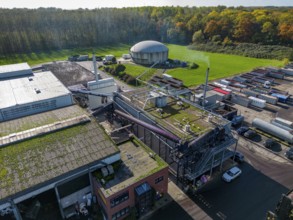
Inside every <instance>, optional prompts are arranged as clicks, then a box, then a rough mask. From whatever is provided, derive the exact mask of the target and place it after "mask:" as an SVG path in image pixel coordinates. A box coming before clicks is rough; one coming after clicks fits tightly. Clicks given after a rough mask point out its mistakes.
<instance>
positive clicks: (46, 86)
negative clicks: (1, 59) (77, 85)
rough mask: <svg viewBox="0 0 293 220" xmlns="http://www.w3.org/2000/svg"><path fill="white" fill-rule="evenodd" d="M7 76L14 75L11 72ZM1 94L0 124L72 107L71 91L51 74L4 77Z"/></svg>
mask: <svg viewBox="0 0 293 220" xmlns="http://www.w3.org/2000/svg"><path fill="white" fill-rule="evenodd" d="M21 66H24V65H21ZM23 68H24V67H23ZM2 69H7V68H3V66H2ZM19 69H20V68H19ZM0 70H1V68H0ZM25 70H26V69H24V70H23V71H25ZM2 74H4V72H3V70H2ZM7 74H8V75H7ZM7 74H6V75H7V76H10V75H9V74H12V75H13V76H15V74H13V72H8V73H7ZM0 75H1V74H0ZM0 94H1V95H0V100H1V101H0V121H6V120H10V119H14V118H18V117H23V116H27V115H31V114H36V113H39V112H44V111H49V110H52V109H56V108H61V107H64V106H69V105H72V104H73V98H72V94H71V92H70V91H69V90H68V89H67V88H66V87H65V86H64V85H63V84H62V83H61V82H60V81H59V80H58V79H57V78H56V77H55V76H54V75H53V74H52V73H51V72H38V73H32V74H30V75H26V74H24V75H23V74H22V75H18V76H17V77H14V78H5V79H3V80H1V81H0Z"/></svg>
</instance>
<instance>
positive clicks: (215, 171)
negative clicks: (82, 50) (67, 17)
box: [0, 41, 293, 220]
mask: <svg viewBox="0 0 293 220" xmlns="http://www.w3.org/2000/svg"><path fill="white" fill-rule="evenodd" d="M124 57H127V59H123V58H119V60H118V61H119V63H122V64H123V62H124V60H125V62H130V63H133V65H140V64H144V65H149V66H150V67H149V68H154V67H155V66H156V65H165V64H166V62H167V59H168V48H166V47H165V46H164V45H163V44H161V43H159V42H155V41H145V42H140V43H139V44H137V45H135V47H133V48H132V49H131V50H130V54H129V56H124ZM129 57H131V58H130V60H129ZM82 58H83V57H82ZM72 59H73V58H72V57H71V58H70V61H58V62H53V63H50V64H46V65H41V66H38V67H35V68H32V67H30V66H29V65H28V64H27V63H21V64H12V65H5V66H0V100H1V103H0V122H1V123H0V128H1V130H0V164H1V171H0V177H1V182H0V214H1V217H0V218H1V219H2V217H3V218H4V219H76V218H77V216H79V217H80V218H82V219H88V218H89V217H91V218H92V219H113V220H116V219H124V218H129V219H131V217H133V218H137V219H139V218H140V219H144V218H146V216H147V217H148V218H151V217H150V216H151V214H153V213H154V212H155V211H156V210H157V209H161V208H162V207H161V206H162V204H163V202H162V201H165V202H168V201H169V199H170V198H171V197H172V192H170V191H169V189H168V187H169V185H170V183H169V182H170V181H171V182H173V183H174V184H175V185H176V187H177V188H176V189H177V190H178V193H179V192H180V193H182V195H188V196H190V197H191V198H193V197H192V196H195V197H196V199H198V198H201V197H199V196H198V195H202V194H201V193H203V194H204V193H205V192H206V191H205V190H206V189H208V187H213V184H214V183H215V182H216V181H219V179H220V181H222V182H223V183H222V182H221V184H224V183H225V184H228V183H226V182H229V184H231V186H233V185H232V184H237V183H239V184H240V182H242V183H243V182H245V176H246V175H248V174H247V173H248V171H247V169H248V168H247V166H248V164H249V166H251V167H252V165H253V164H252V163H249V162H250V161H249V160H248V159H247V158H246V157H247V155H248V153H249V151H248V150H251V152H252V151H253V154H256V153H257V152H260V154H262V155H270V157H271V158H273V157H274V158H278V159H276V160H278V161H282V163H284V164H286V165H288V166H292V160H293V151H292V144H293V122H292V121H293V111H292V106H293V98H292V93H293V89H292V82H293V66H292V64H291V66H290V65H288V66H287V67H286V68H285V67H284V68H272V67H264V68H258V69H255V70H252V71H251V72H249V73H243V74H240V75H237V76H234V77H230V78H225V79H220V80H213V81H210V80H209V68H208V69H207V70H206V72H205V73H203V74H205V76H206V81H205V83H204V84H201V85H199V86H196V87H193V88H188V87H186V86H185V85H184V83H183V82H182V81H181V80H179V79H176V78H174V77H172V76H171V75H169V74H166V73H162V74H155V75H154V76H152V77H150V78H149V79H147V80H145V79H144V80H142V77H141V75H140V77H138V78H137V80H138V81H139V82H140V86H139V87H130V86H128V85H126V84H121V82H118V81H117V78H115V79H114V78H113V77H110V76H109V75H107V74H106V73H105V72H103V71H102V69H101V68H99V67H101V66H102V65H103V63H102V62H101V61H98V62H97V61H96V58H95V55H93V59H92V60H88V57H86V58H85V61H83V59H80V60H76V61H74V60H72ZM242 147H246V150H243V149H242ZM239 149H242V150H239ZM247 149H248V150H247ZM241 151H243V152H241ZM248 157H249V156H248ZM268 160H269V159H268ZM268 163H269V162H268ZM251 164H252V165H251ZM243 167H244V168H243ZM280 181H283V180H280ZM284 181H285V180H284ZM286 181H287V180H286ZM232 182H233V183H232ZM221 186H223V188H224V187H226V186H227V185H221ZM226 188H227V187H226ZM244 188H245V187H244ZM212 189H217V190H219V187H214V188H212ZM176 192H177V191H176ZM170 195H171V197H170ZM180 195H181V194H180ZM208 196H209V194H208V193H207V194H206V197H208ZM252 196H253V195H252ZM280 197H281V195H280ZM172 198H173V197H172ZM173 199H174V200H175V197H174V198H173ZM286 199H287V200H286ZM288 199H289V200H290V199H291V203H290V202H288ZM177 202H178V203H179V204H180V201H177ZM288 204H289V205H288ZM273 208H274V207H273ZM290 208H292V193H288V194H287V195H283V197H282V198H281V200H280V202H279V204H278V207H277V209H276V210H270V209H272V207H268V208H267V213H268V214H267V215H268V216H279V217H280V216H285V215H286V214H287V212H289V211H290V210H291V209H290ZM99 216H102V218H99ZM89 219H90V218H89ZM248 219H249V218H248ZM280 219H281V218H280Z"/></svg>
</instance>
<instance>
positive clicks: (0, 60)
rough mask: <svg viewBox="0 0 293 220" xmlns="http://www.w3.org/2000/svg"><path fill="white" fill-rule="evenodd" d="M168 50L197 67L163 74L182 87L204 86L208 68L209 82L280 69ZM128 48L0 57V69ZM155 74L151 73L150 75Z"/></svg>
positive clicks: (131, 70)
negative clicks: (253, 72)
mask: <svg viewBox="0 0 293 220" xmlns="http://www.w3.org/2000/svg"><path fill="white" fill-rule="evenodd" d="M167 47H168V48H169V58H170V59H173V60H174V59H177V60H180V61H185V62H188V63H189V64H192V63H196V64H198V65H199V67H198V68H197V69H190V68H188V67H187V68H175V69H167V70H166V71H165V73H167V74H169V75H172V76H173V77H176V78H178V79H181V80H183V82H184V84H185V85H186V86H193V85H198V84H201V83H203V82H204V79H205V72H206V69H207V67H208V66H209V67H210V74H209V80H214V79H219V78H224V77H228V76H232V75H235V74H239V73H243V72H247V71H250V70H252V69H254V68H256V67H265V66H275V67H281V66H282V65H283V62H282V61H278V60H268V59H256V58H249V57H243V56H236V55H228V54H218V53H208V52H200V51H195V50H189V49H187V47H186V46H179V45H174V44H167ZM129 48H130V46H129V45H119V46H112V47H103V48H95V49H94V50H93V49H92V48H89V49H75V50H59V51H52V52H43V53H31V54H15V55H10V56H0V65H4V64H10V63H19V62H28V63H29V64H30V65H36V64H40V63H45V62H50V61H57V60H67V57H68V56H70V55H73V54H89V55H90V56H91V53H92V51H95V54H96V55H97V56H105V55H107V54H113V55H114V56H116V57H117V58H120V57H121V56H122V54H124V53H128V51H129ZM146 69H147V68H146V67H142V66H133V65H126V70H125V72H126V73H128V74H129V75H132V76H134V77H136V76H138V75H140V74H141V73H143V72H144V71H145V70H146ZM154 72H155V71H154Z"/></svg>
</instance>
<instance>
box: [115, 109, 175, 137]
mask: <svg viewBox="0 0 293 220" xmlns="http://www.w3.org/2000/svg"><path fill="white" fill-rule="evenodd" d="M114 112H115V113H116V114H118V115H120V116H122V117H124V118H126V119H128V120H130V121H132V122H135V123H136V124H138V125H141V126H143V127H145V128H147V129H149V130H151V131H153V132H155V133H156V134H158V135H161V136H163V137H165V138H168V139H170V140H172V141H174V142H175V143H179V142H180V138H179V137H177V136H175V135H173V134H171V133H170V132H168V131H164V130H162V129H160V128H157V127H155V126H153V125H150V124H148V123H146V122H144V121H141V120H139V119H137V118H134V117H133V116H131V115H128V114H125V113H124V112H121V111H119V110H114Z"/></svg>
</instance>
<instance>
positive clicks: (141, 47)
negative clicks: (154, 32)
mask: <svg viewBox="0 0 293 220" xmlns="http://www.w3.org/2000/svg"><path fill="white" fill-rule="evenodd" d="M168 52H169V49H168V48H167V47H166V46H165V45H164V44H162V43H160V42H158V41H153V40H147V41H141V42H139V43H137V44H135V45H134V46H133V47H131V49H130V55H131V57H132V60H133V61H134V62H135V63H137V64H143V65H151V64H154V63H157V62H159V63H163V62H165V61H167V60H168Z"/></svg>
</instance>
